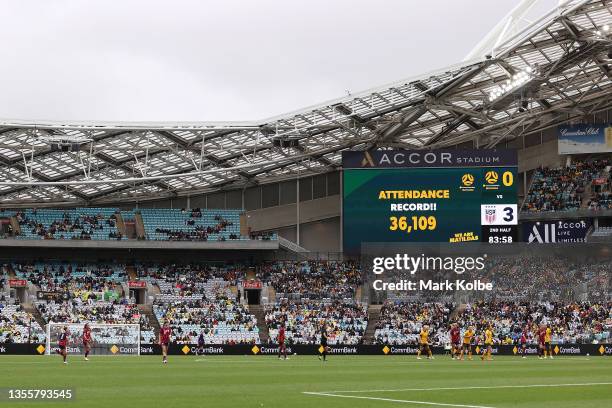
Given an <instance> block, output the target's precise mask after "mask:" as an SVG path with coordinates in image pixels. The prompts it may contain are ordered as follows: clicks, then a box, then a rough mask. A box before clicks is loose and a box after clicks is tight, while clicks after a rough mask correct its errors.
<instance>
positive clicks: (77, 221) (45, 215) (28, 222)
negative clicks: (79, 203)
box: [16, 208, 127, 240]
mask: <svg viewBox="0 0 612 408" xmlns="http://www.w3.org/2000/svg"><path fill="white" fill-rule="evenodd" d="M117 211H118V210H117V209H114V208H75V209H66V210H54V209H36V210H32V209H29V210H25V211H24V212H19V213H17V214H16V217H17V220H18V221H19V225H20V226H21V235H18V238H21V239H86V240H109V239H114V240H117V239H119V240H120V239H127V238H125V237H122V236H121V234H120V233H119V231H118V230H117V227H116V223H115V213H116V212H117Z"/></svg>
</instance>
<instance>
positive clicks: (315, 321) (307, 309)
mask: <svg viewBox="0 0 612 408" xmlns="http://www.w3.org/2000/svg"><path fill="white" fill-rule="evenodd" d="M283 324H284V325H285V330H286V338H287V341H288V342H289V344H318V343H319V341H320V334H321V330H322V328H323V327H325V328H326V329H327V332H328V336H329V338H328V341H329V344H349V345H354V344H360V343H361V341H362V338H363V335H364V333H365V330H366V327H367V324H368V314H367V306H365V305H361V304H359V303H356V302H352V301H339V300H335V301H331V302H322V301H304V302H301V303H294V302H289V301H287V300H285V301H283V302H281V303H277V304H275V305H273V306H272V307H269V308H268V309H267V310H266V325H267V326H268V330H269V333H270V341H272V342H273V343H276V342H277V339H278V329H279V328H280V326H281V325H283Z"/></svg>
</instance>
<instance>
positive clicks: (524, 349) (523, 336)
mask: <svg viewBox="0 0 612 408" xmlns="http://www.w3.org/2000/svg"><path fill="white" fill-rule="evenodd" d="M520 342H521V354H522V355H523V358H527V327H525V328H524V329H523V333H521V340H520Z"/></svg>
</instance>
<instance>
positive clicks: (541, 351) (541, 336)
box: [538, 325, 546, 359]
mask: <svg viewBox="0 0 612 408" xmlns="http://www.w3.org/2000/svg"><path fill="white" fill-rule="evenodd" d="M538 358H539V359H542V358H546V326H544V325H541V326H540V328H539V329H538Z"/></svg>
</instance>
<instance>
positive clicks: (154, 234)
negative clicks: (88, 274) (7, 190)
mask: <svg viewBox="0 0 612 408" xmlns="http://www.w3.org/2000/svg"><path fill="white" fill-rule="evenodd" d="M242 213H243V211H241V210H213V209H199V208H195V209H190V210H185V209H170V208H163V209H161V208H160V209H137V210H126V211H123V210H119V209H115V208H74V209H47V208H41V209H26V210H2V211H1V212H0V219H4V220H6V223H7V225H8V231H4V233H3V234H2V238H10V237H15V238H17V239H24V240H31V239H61V240H118V241H121V240H127V239H139V240H151V241H229V240H276V239H277V236H276V234H275V233H263V232H258V233H255V232H251V233H247V234H241V214H242ZM118 218H120V221H118ZM13 220H14V221H15V223H13V222H12V221H13ZM127 224H132V225H134V226H136V225H141V226H142V229H143V231H144V232H143V234H142V235H138V232H136V231H134V232H133V233H132V234H131V235H132V236H128V233H127V228H126V225H127ZM14 225H16V226H18V230H16V227H14ZM135 229H137V227H135ZM7 232H8V233H7Z"/></svg>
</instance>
